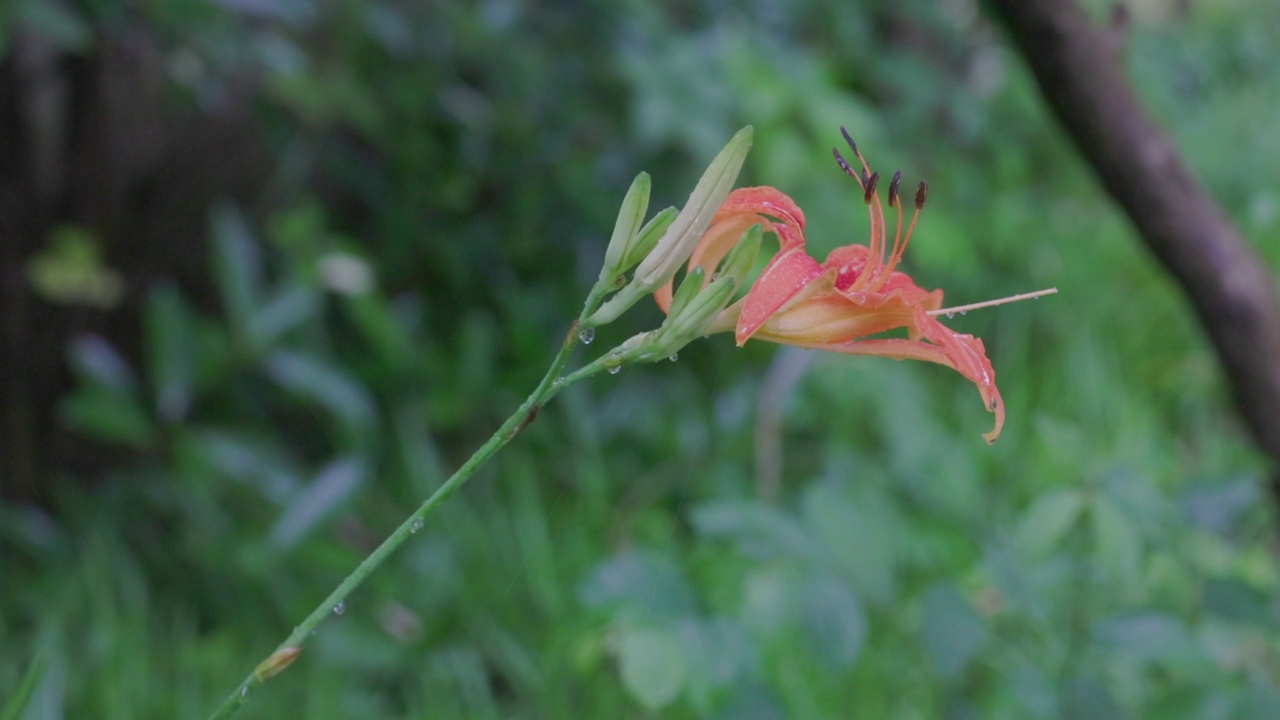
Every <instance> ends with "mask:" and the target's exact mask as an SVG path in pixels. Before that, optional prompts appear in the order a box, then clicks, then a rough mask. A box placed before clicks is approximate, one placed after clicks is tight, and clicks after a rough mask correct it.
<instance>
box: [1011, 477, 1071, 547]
mask: <svg viewBox="0 0 1280 720" xmlns="http://www.w3.org/2000/svg"><path fill="white" fill-rule="evenodd" d="M1083 508H1084V497H1083V496H1082V495H1081V494H1080V492H1079V491H1077V490H1067V489H1058V490H1050V491H1049V492H1047V493H1045V494H1043V495H1041V496H1040V497H1038V498H1036V500H1035V502H1033V503H1032V504H1031V507H1030V508H1028V509H1027V512H1026V513H1024V514H1023V516H1022V522H1021V523H1020V526H1019V536H1020V537H1021V539H1022V542H1023V545H1024V547H1025V549H1026V551H1027V552H1028V553H1030V554H1032V555H1041V554H1044V553H1046V552H1048V551H1049V549H1050V548H1051V547H1052V546H1053V545H1054V544H1056V543H1057V542H1058V541H1059V540H1060V539H1062V536H1063V535H1065V534H1066V532H1067V530H1070V529H1071V526H1072V525H1074V524H1075V522H1076V520H1078V519H1079V518H1080V511H1081V510H1082V509H1083Z"/></svg>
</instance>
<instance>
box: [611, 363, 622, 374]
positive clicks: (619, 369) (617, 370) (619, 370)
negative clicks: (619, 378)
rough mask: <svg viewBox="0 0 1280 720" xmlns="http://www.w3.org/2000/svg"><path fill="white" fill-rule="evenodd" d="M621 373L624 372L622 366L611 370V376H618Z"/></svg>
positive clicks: (616, 366) (615, 366)
mask: <svg viewBox="0 0 1280 720" xmlns="http://www.w3.org/2000/svg"><path fill="white" fill-rule="evenodd" d="M620 372H622V366H621V365H614V366H613V367H611V368H609V374H610V375H617V374H618V373H620Z"/></svg>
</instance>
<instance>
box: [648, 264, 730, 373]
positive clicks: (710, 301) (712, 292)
mask: <svg viewBox="0 0 1280 720" xmlns="http://www.w3.org/2000/svg"><path fill="white" fill-rule="evenodd" d="M737 286H738V283H737V281H735V280H734V279H733V278H732V277H728V276H725V277H721V278H718V279H716V280H713V281H712V282H711V284H710V285H708V286H707V287H706V289H704V290H703V291H702V292H700V293H698V294H697V296H696V297H694V298H693V300H692V301H691V302H690V303H689V305H688V307H686V308H684V310H682V311H681V312H680V314H679V315H672V317H671V326H670V327H669V328H667V329H666V331H665V332H663V334H662V340H663V344H664V345H666V346H667V347H665V348H664V352H665V353H666V354H667V355H669V354H671V353H673V352H675V351H677V350H679V349H680V348H682V347H684V346H685V345H688V344H689V343H690V342H692V341H694V340H696V339H698V338H700V337H702V336H703V334H705V333H706V331H707V328H708V327H710V326H711V323H712V322H713V321H714V320H715V319H716V316H717V315H719V314H720V312H721V311H723V310H724V309H725V306H727V305H728V304H729V302H730V301H731V300H733V291H734V290H735V289H736V288H737Z"/></svg>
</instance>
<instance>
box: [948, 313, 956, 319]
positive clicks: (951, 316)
mask: <svg viewBox="0 0 1280 720" xmlns="http://www.w3.org/2000/svg"><path fill="white" fill-rule="evenodd" d="M955 316H956V314H955V313H953V312H949V313H947V319H948V320H950V319H951V318H953V317H955Z"/></svg>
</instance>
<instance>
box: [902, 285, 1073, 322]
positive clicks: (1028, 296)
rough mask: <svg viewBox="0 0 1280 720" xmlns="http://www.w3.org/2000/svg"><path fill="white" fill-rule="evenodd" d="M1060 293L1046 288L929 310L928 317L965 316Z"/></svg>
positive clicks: (1053, 288)
mask: <svg viewBox="0 0 1280 720" xmlns="http://www.w3.org/2000/svg"><path fill="white" fill-rule="evenodd" d="M1057 292H1058V288H1056V287H1052V288H1045V289H1044V290H1036V291H1035V292H1029V293H1022V294H1020V295H1010V296H1009V297H1002V298H1000V299H998V300H984V301H982V302H977V303H971V304H969V305H956V306H955V307H949V308H942V309H941V310H929V311H928V312H926V313H925V314H926V315H932V316H934V317H937V316H938V315H946V316H947V317H951V316H952V315H955V314H956V313H960V314H962V315H963V314H964V313H967V312H969V311H970V310H981V309H982V308H989V307H995V306H997V305H1008V304H1009V303H1013V302H1018V301H1019V300H1034V299H1036V298H1039V297H1044V296H1045V295H1053V294H1055V293H1057Z"/></svg>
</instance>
